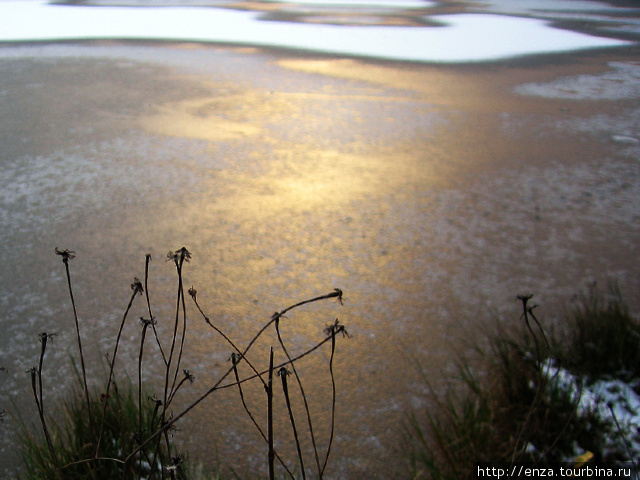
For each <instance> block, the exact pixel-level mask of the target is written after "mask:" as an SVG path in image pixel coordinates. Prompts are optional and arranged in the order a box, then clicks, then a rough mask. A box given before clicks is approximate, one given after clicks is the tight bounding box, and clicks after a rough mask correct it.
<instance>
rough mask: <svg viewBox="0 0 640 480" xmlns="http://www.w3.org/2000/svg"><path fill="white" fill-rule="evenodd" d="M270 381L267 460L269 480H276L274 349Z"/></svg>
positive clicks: (268, 383) (268, 385)
mask: <svg viewBox="0 0 640 480" xmlns="http://www.w3.org/2000/svg"><path fill="white" fill-rule="evenodd" d="M268 378H269V380H268V382H267V388H266V391H267V443H268V444H269V452H268V454H267V460H268V462H269V480H275V478H276V474H275V468H274V467H275V465H274V463H275V462H274V460H275V455H274V453H273V347H272V348H271V353H270V354H269V377H268Z"/></svg>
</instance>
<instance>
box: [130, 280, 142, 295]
mask: <svg viewBox="0 0 640 480" xmlns="http://www.w3.org/2000/svg"><path fill="white" fill-rule="evenodd" d="M131 290H133V291H134V292H135V293H138V294H140V295H142V292H144V288H142V282H141V281H140V279H139V278H138V277H133V283H132V284H131Z"/></svg>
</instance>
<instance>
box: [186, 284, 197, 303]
mask: <svg viewBox="0 0 640 480" xmlns="http://www.w3.org/2000/svg"><path fill="white" fill-rule="evenodd" d="M188 292H189V295H191V298H193V299H194V300H195V299H196V295H198V291H197V290H196V289H195V288H193V286H192V287H191V288H190V289H189V290H188Z"/></svg>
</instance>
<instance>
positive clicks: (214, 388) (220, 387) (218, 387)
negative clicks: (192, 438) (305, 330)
mask: <svg viewBox="0 0 640 480" xmlns="http://www.w3.org/2000/svg"><path fill="white" fill-rule="evenodd" d="M329 340H331V337H327V338H325V339H324V340H322V341H321V342H319V343H318V344H316V345H315V346H313V347H311V348H310V349H309V350H307V351H306V352H303V353H301V354H300V355H298V356H297V357H293V358H292V359H291V360H287V361H286V362H282V363H281V364H279V365H275V366H274V368H282V367H285V366H287V365H290V364H291V363H292V362H296V361H298V360H300V359H301V358H303V357H306V356H307V355H310V354H311V353H313V352H315V351H316V350H318V349H319V348H320V347H322V346H323V345H324V344H325V343H327V342H328V341H329ZM232 371H233V367H230V368H229V369H228V370H227V371H226V372H225V373H224V374H223V375H222V376H221V377H220V378H219V379H218V381H217V382H216V383H215V384H214V385H213V386H212V387H211V388H209V390H207V391H206V392H204V393H203V394H202V395H200V397H199V398H197V399H196V400H195V401H194V402H193V403H191V404H190V405H189V406H187V407H186V408H185V409H184V410H183V411H182V412H180V413H179V414H178V415H176V416H174V417H173V418H172V419H171V420H170V421H168V422H166V423H165V424H164V425H163V426H161V428H160V429H158V430H156V431H155V432H154V433H153V434H152V435H151V436H150V437H149V438H147V439H146V440H145V441H144V442H143V443H142V444H140V445H139V446H138V448H137V449H136V450H134V451H133V452H131V453H130V454H129V456H128V457H127V460H128V459H129V458H131V457H133V456H134V455H135V454H136V453H138V452H139V451H140V450H141V449H142V448H144V447H145V446H147V445H148V444H149V442H151V441H152V440H153V439H154V438H156V437H157V436H158V435H160V434H161V433H164V432H165V431H166V430H168V429H169V428H170V427H171V426H172V425H173V424H174V423H176V422H177V421H178V420H180V419H181V418H182V417H184V416H185V415H187V414H188V413H189V412H190V411H191V410H193V409H194V408H195V407H197V406H198V405H199V404H200V403H201V402H202V401H203V400H204V399H205V398H207V397H208V396H209V395H211V394H212V393H213V392H215V391H217V390H223V389H225V388H232V387H235V386H237V385H239V384H241V383H245V382H249V381H251V380H253V379H255V378H258V377H261V376H263V375H267V374H268V373H269V371H268V370H265V371H263V372H259V373H257V374H253V375H250V376H248V377H245V378H243V379H242V380H240V381H239V382H232V383H227V384H225V385H221V383H222V382H223V381H224V380H225V379H226V378H227V377H228V376H229V375H230V374H231V372H232Z"/></svg>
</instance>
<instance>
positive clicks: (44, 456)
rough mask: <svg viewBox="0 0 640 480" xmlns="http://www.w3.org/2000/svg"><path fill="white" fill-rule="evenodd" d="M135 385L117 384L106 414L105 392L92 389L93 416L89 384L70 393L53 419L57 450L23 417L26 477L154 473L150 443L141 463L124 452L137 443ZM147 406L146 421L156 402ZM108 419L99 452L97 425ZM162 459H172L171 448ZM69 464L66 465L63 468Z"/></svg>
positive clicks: (82, 478) (73, 479) (75, 479)
mask: <svg viewBox="0 0 640 480" xmlns="http://www.w3.org/2000/svg"><path fill="white" fill-rule="evenodd" d="M134 392H135V388H134V387H133V385H131V384H127V385H126V386H125V387H124V388H119V387H118V385H117V384H114V386H113V389H112V391H111V395H110V396H111V398H110V402H109V405H110V408H108V409H107V410H106V414H105V415H104V418H103V414H102V411H103V408H104V403H105V398H104V396H101V395H100V394H99V393H98V392H93V393H90V395H89V401H90V406H91V415H92V416H91V417H89V416H88V415H87V410H86V406H87V405H86V397H85V395H84V389H83V388H79V389H75V391H74V392H73V393H71V394H70V395H68V396H66V397H65V399H64V401H63V402H62V404H61V405H57V406H58V407H59V408H58V411H57V412H56V416H55V418H54V421H53V422H52V426H51V431H52V435H51V438H52V449H51V448H49V446H48V445H46V444H43V443H42V441H41V438H40V437H38V436H37V435H34V434H33V433H32V432H31V431H30V430H29V428H28V426H27V425H26V423H25V422H24V421H22V425H21V427H22V428H21V441H22V458H23V461H24V465H25V478H27V479H29V480H45V479H65V480H66V479H68V480H86V479H107V478H110V479H118V478H123V476H124V475H126V476H128V477H129V478H149V474H150V472H151V470H152V469H151V464H150V462H151V460H150V459H151V457H152V456H153V455H154V453H155V452H154V451H153V450H152V449H151V448H147V449H146V450H145V451H144V452H143V455H141V458H142V459H144V460H143V461H141V462H129V463H128V464H126V465H125V463H124V462H123V460H122V454H123V452H128V451H131V450H133V449H135V448H136V447H137V442H138V436H137V435H138V431H139V412H140V408H139V405H138V402H137V398H136V395H135V393H134ZM145 400H146V402H145V403H143V405H142V409H141V410H142V413H143V417H142V418H143V422H144V423H145V424H146V425H148V424H150V422H151V421H152V417H153V415H154V411H155V403H154V402H153V401H151V399H149V398H145ZM100 423H103V429H102V442H101V444H102V447H101V450H100V456H99V457H95V456H94V452H93V448H94V447H93V446H94V443H95V431H94V429H93V426H94V425H99V424H100ZM156 462H157V463H158V464H168V463H169V457H168V455H167V452H165V451H162V452H161V453H160V455H159V456H158V458H157V459H156ZM62 467H64V468H62Z"/></svg>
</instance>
